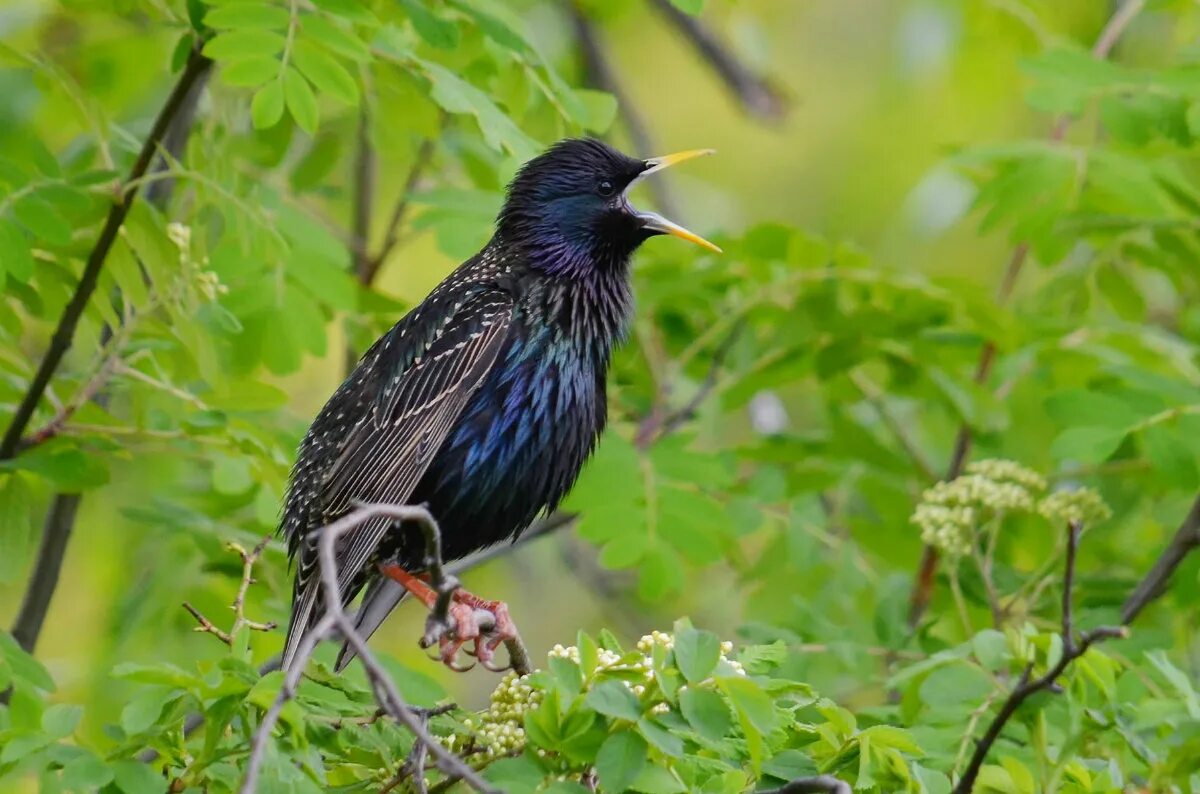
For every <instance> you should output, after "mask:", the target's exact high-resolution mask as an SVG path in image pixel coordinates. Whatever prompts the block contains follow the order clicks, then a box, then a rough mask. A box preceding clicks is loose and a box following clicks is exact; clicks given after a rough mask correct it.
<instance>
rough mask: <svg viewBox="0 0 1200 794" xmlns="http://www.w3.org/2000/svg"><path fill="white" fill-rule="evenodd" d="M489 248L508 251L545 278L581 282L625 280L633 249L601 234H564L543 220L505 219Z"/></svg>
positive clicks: (514, 216) (513, 216)
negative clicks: (493, 247) (614, 278)
mask: <svg viewBox="0 0 1200 794" xmlns="http://www.w3.org/2000/svg"><path fill="white" fill-rule="evenodd" d="M493 244H495V245H498V246H500V247H501V248H504V249H507V250H509V251H512V252H514V253H516V254H517V255H518V257H519V258H520V259H521V261H523V262H525V263H526V264H527V265H528V266H529V267H530V268H532V269H534V270H537V271H539V272H541V273H544V274H546V275H548V276H561V277H566V278H573V279H578V280H580V281H581V282H586V281H596V282H601V281H605V280H607V279H608V278H609V277H611V276H617V277H618V278H626V277H627V273H628V271H629V261H630V258H631V257H632V255H633V249H632V248H629V247H627V246H625V245H621V244H619V243H617V242H616V241H614V240H612V239H610V238H608V237H607V236H605V235H601V234H595V235H593V234H587V233H582V232H580V233H577V234H572V235H569V236H568V235H566V234H564V233H563V232H562V231H561V230H560V229H559V227H557V226H556V225H555V224H554V223H552V222H550V221H549V220H547V219H545V218H540V217H529V216H521V215H515V214H514V215H509V216H506V217H504V218H502V219H501V223H500V226H499V228H498V229H497V230H496V235H495V237H494V238H493Z"/></svg>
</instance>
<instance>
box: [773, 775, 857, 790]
mask: <svg viewBox="0 0 1200 794" xmlns="http://www.w3.org/2000/svg"><path fill="white" fill-rule="evenodd" d="M852 792H853V789H851V788H850V784H849V783H847V782H845V781H844V780H838V779H837V778H836V777H834V776H833V775H817V776H816V777H801V778H796V779H795V780H792V781H790V782H788V783H785V784H784V785H782V786H780V787H779V788H773V789H767V790H766V791H762V792H760V793H759V794H852Z"/></svg>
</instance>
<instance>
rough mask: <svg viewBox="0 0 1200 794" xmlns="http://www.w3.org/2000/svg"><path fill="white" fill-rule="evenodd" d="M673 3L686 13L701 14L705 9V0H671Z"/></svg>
mask: <svg viewBox="0 0 1200 794" xmlns="http://www.w3.org/2000/svg"><path fill="white" fill-rule="evenodd" d="M671 4H672V5H673V6H675V7H676V8H678V9H679V10H680V11H682V12H684V13H685V14H693V15H695V14H699V13H700V12H701V11H703V10H704V0H671Z"/></svg>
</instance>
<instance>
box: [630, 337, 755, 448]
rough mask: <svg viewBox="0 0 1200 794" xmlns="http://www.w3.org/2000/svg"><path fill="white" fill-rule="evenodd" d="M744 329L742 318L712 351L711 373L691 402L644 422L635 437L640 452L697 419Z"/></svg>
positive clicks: (656, 414) (656, 411)
mask: <svg viewBox="0 0 1200 794" xmlns="http://www.w3.org/2000/svg"><path fill="white" fill-rule="evenodd" d="M744 327H745V323H744V322H743V321H742V320H741V319H739V320H738V321H737V322H736V323H734V325H733V328H731V329H729V333H728V334H727V335H726V336H725V338H724V339H723V340H722V341H721V344H720V345H718V346H717V349H716V350H715V351H714V352H713V357H712V361H710V362H709V365H708V372H706V373H705V374H704V380H703V381H701V383H700V388H698V389H697V390H696V393H695V394H694V395H692V398H691V399H690V400H688V401H687V402H686V403H684V404H683V405H682V406H681V407H679V408H678V409H676V410H674V411H663V410H653V411H651V412H650V413H649V414H648V415H647V416H646V418H645V419H643V420H642V422H641V424H640V425H639V426H638V430H637V435H636V438H635V443H636V445H637V446H638V447H639V448H640V449H645V448H647V447H649V446H650V445H652V444H654V443H655V442H657V441H661V440H662V439H663V438H664V437H666V436H669V435H670V434H671V433H674V432H675V431H676V430H678V429H679V428H680V427H683V425H685V424H687V423H688V422H690V421H691V420H692V419H693V418H694V417H695V416H696V411H698V410H699V409H700V406H701V405H702V404H703V403H704V401H705V400H706V399H708V396H709V395H710V394H712V392H713V389H715V388H716V387H717V378H718V377H719V376H720V374H721V368H722V367H723V366H724V365H725V359H726V357H728V356H729V351H730V350H732V349H733V345H734V343H735V342H736V341H737V339H738V337H739V336H740V335H741V333H742V329H743V328H744Z"/></svg>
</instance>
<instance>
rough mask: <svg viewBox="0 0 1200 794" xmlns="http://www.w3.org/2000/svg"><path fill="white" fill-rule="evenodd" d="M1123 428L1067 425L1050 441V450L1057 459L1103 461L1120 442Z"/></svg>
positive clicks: (1123, 435) (1123, 436)
mask: <svg viewBox="0 0 1200 794" xmlns="http://www.w3.org/2000/svg"><path fill="white" fill-rule="evenodd" d="M1124 440H1125V430H1123V429H1122V430H1118V429H1114V428H1112V427H1069V428H1067V429H1066V430H1064V431H1063V432H1061V433H1059V434H1058V436H1057V437H1056V438H1055V439H1054V441H1052V442H1051V443H1050V452H1051V454H1053V455H1054V457H1055V458H1057V459H1059V460H1063V459H1072V460H1078V461H1080V462H1081V463H1103V462H1104V461H1106V460H1108V458H1109V456H1111V455H1112V454H1113V453H1114V452H1116V451H1117V447H1119V446H1121V442H1122V441H1124Z"/></svg>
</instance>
